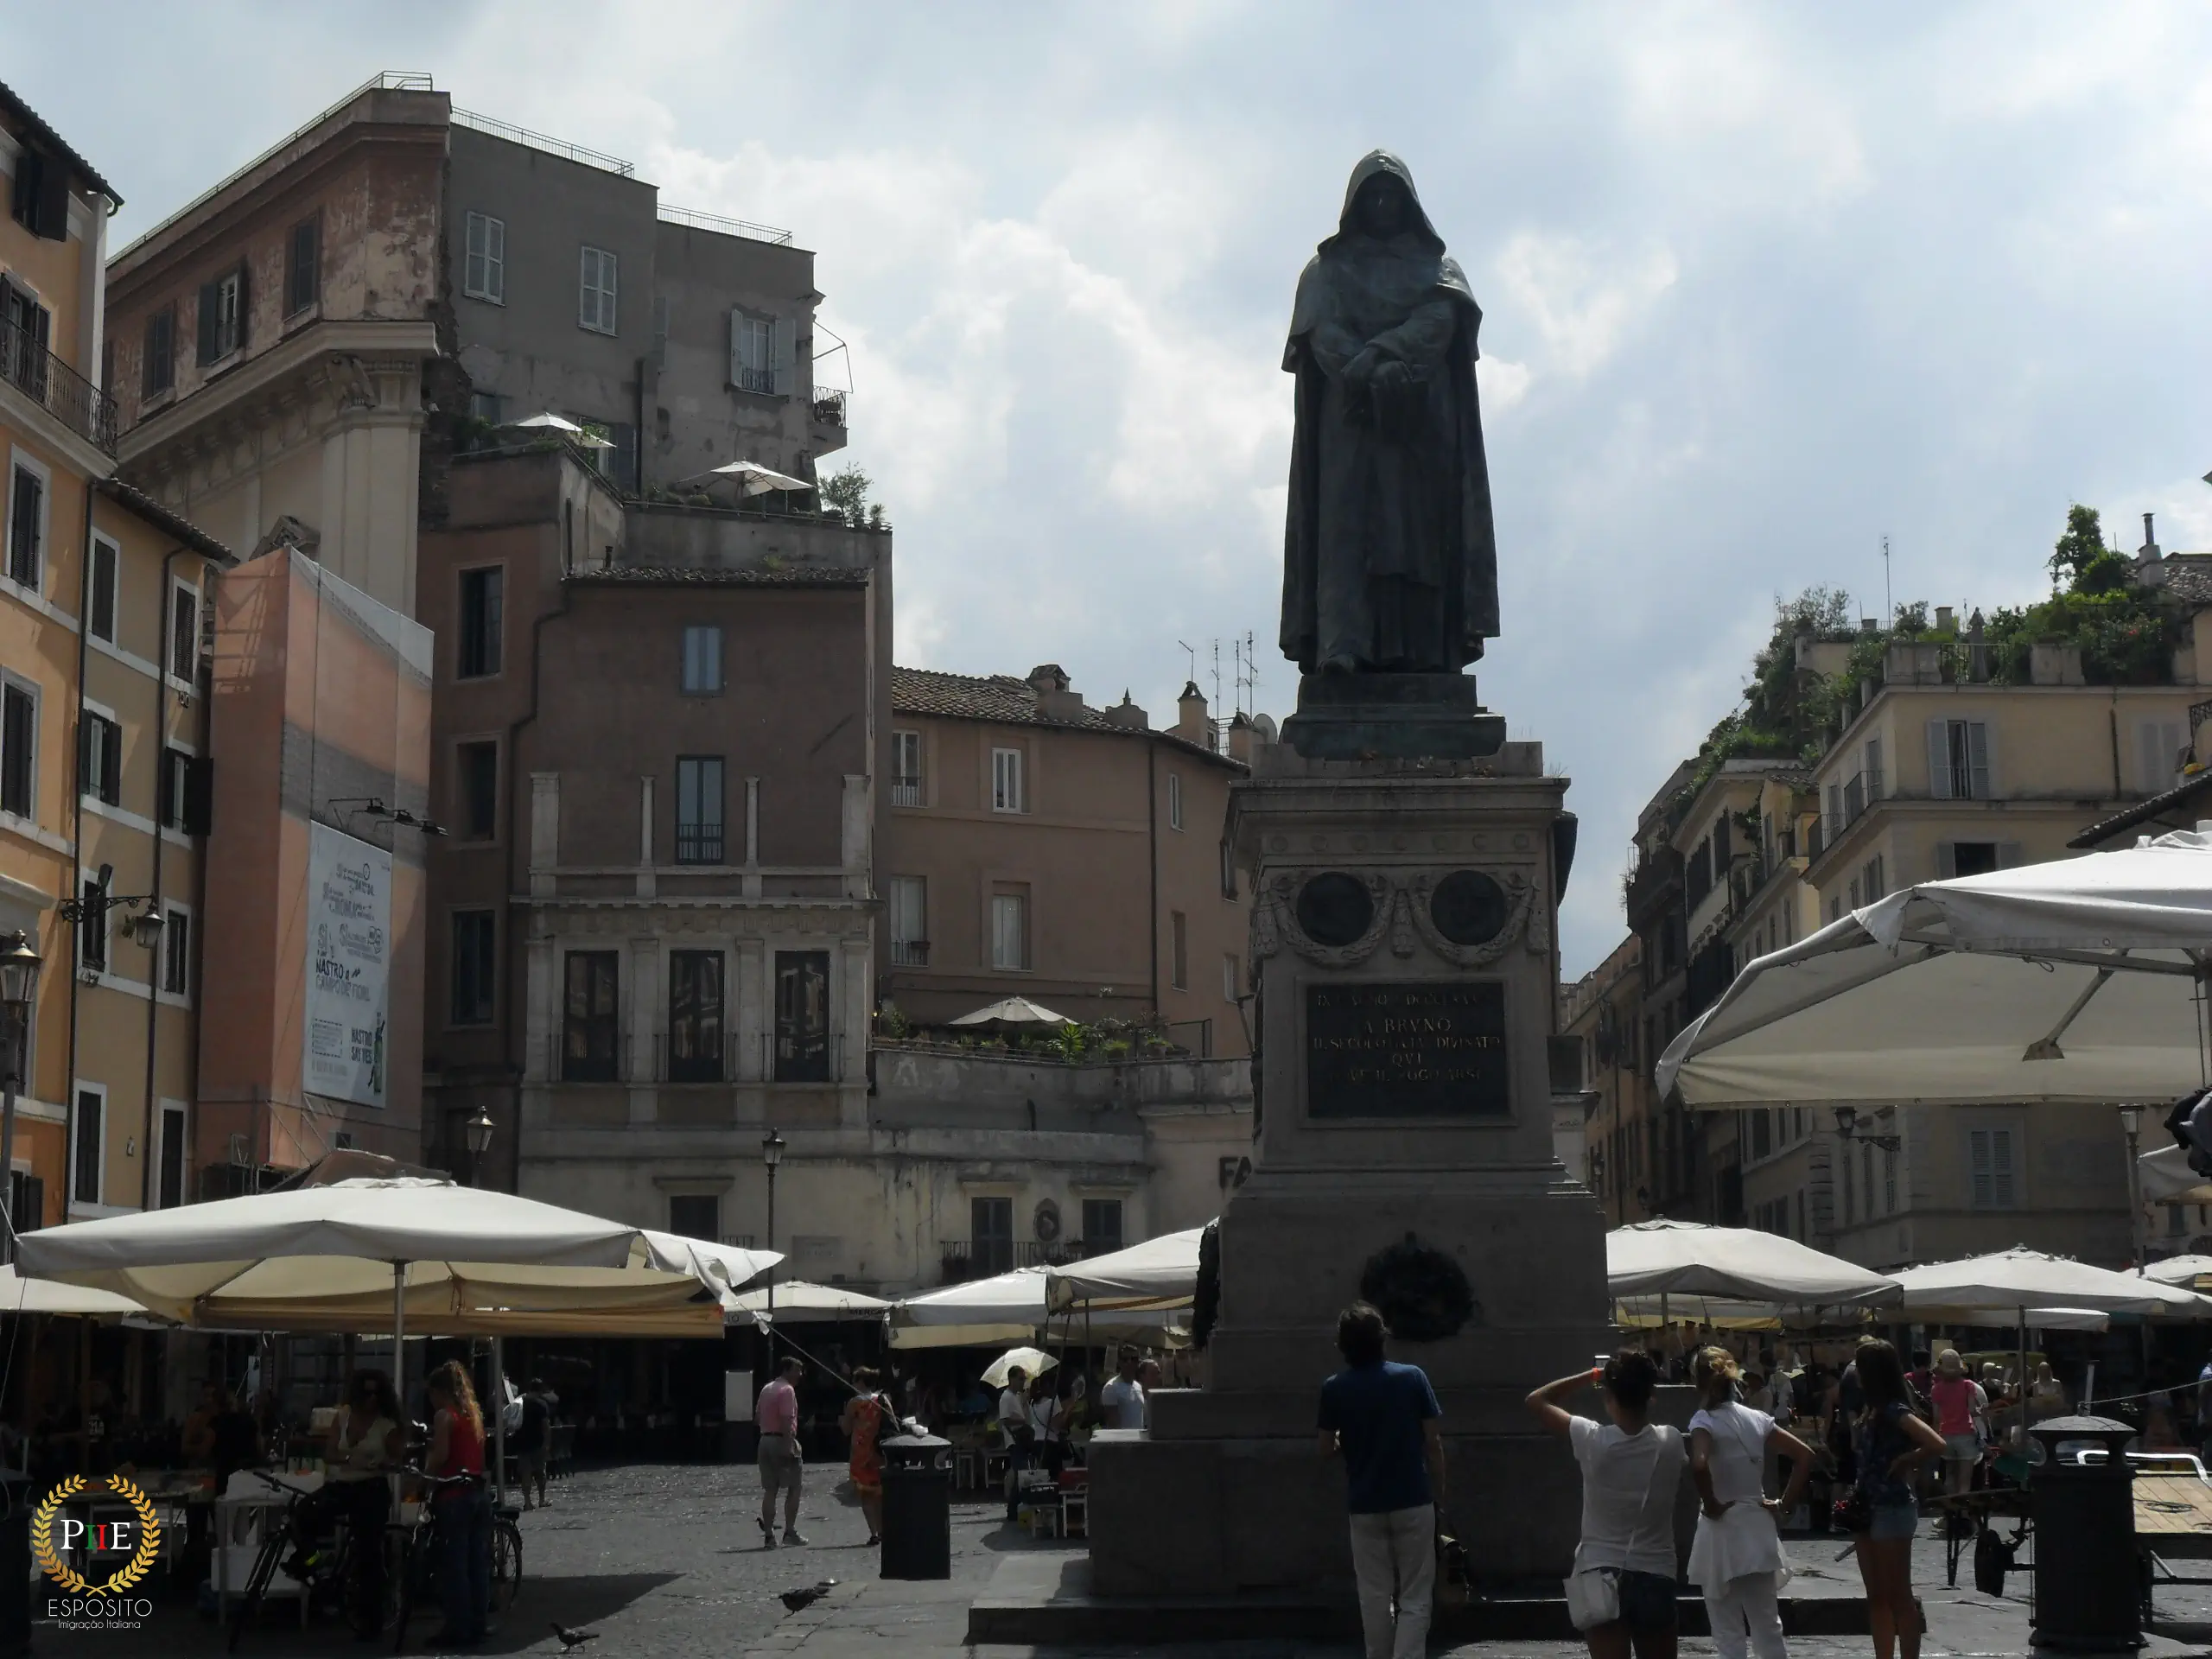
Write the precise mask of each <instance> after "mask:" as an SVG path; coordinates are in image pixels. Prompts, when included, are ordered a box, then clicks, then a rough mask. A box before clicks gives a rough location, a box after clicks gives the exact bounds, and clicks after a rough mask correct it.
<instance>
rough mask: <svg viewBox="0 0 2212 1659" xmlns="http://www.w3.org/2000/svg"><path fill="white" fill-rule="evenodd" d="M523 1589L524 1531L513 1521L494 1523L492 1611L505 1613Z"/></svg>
mask: <svg viewBox="0 0 2212 1659" xmlns="http://www.w3.org/2000/svg"><path fill="white" fill-rule="evenodd" d="M521 1588H522V1529H521V1528H519V1527H518V1526H517V1525H515V1523H514V1522H512V1521H505V1520H500V1521H495V1522H493V1523H492V1611H493V1612H495V1613H504V1612H505V1611H507V1609H508V1608H510V1607H512V1606H513V1605H515V1592H517V1591H518V1590H520V1589H521Z"/></svg>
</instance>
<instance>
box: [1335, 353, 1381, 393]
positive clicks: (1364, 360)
mask: <svg viewBox="0 0 2212 1659" xmlns="http://www.w3.org/2000/svg"><path fill="white" fill-rule="evenodd" d="M1382 361H1383V355H1382V353H1379V352H1377V351H1376V349H1375V348H1374V347H1373V346H1368V347H1367V348H1366V349H1365V350H1363V351H1361V352H1359V353H1357V354H1355V355H1354V356H1353V358H1352V359H1351V362H1349V363H1347V364H1345V365H1344V384H1345V385H1348V386H1356V387H1357V388H1359V389H1361V390H1363V391H1364V390H1365V389H1366V387H1367V385H1368V384H1369V382H1370V381H1371V380H1373V379H1374V378H1375V372H1376V367H1377V366H1378V365H1380V364H1381V363H1382Z"/></svg>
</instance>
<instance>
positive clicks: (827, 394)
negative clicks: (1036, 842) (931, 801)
mask: <svg viewBox="0 0 2212 1659" xmlns="http://www.w3.org/2000/svg"><path fill="white" fill-rule="evenodd" d="M851 397H852V393H850V392H849V391H823V389H822V388H821V387H819V386H817V387H816V388H815V389H814V423H815V424H816V425H817V426H836V427H842V426H843V425H844V424H845V404H846V403H847V402H848V400H849V399H850V398H851ZM917 804H918V803H917Z"/></svg>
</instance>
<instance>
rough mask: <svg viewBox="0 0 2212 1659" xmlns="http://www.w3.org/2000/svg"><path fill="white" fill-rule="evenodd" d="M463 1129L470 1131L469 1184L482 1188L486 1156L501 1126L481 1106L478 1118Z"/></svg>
mask: <svg viewBox="0 0 2212 1659" xmlns="http://www.w3.org/2000/svg"><path fill="white" fill-rule="evenodd" d="M463 1127H464V1128H467V1131H468V1184H469V1185H471V1186H481V1185H484V1172H483V1163H484V1154H486V1153H487V1152H489V1151H491V1150H492V1135H493V1132H494V1131H495V1130H496V1129H498V1128H499V1125H498V1124H496V1123H494V1122H493V1121H492V1114H491V1113H489V1112H487V1111H486V1110H485V1109H483V1108H482V1107H481V1106H479V1107H478V1108H477V1109H476V1116H474V1117H472V1118H470V1119H469V1120H468V1122H467V1123H466V1124H465V1125H464V1126H463Z"/></svg>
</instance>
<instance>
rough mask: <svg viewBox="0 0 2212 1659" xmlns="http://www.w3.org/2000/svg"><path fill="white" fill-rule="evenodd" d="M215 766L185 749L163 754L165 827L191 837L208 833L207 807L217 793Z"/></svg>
mask: <svg viewBox="0 0 2212 1659" xmlns="http://www.w3.org/2000/svg"><path fill="white" fill-rule="evenodd" d="M214 776H215V767H214V763H213V761H210V760H203V759H201V758H200V756H198V755H196V754H188V753H185V752H184V751H183V750H182V749H163V750H162V777H161V788H162V829H181V830H182V831H183V832H184V833H185V834H186V835H188V836H204V835H206V834H207V808H208V803H209V801H210V799H211V798H213V793H214V789H213V785H214Z"/></svg>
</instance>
